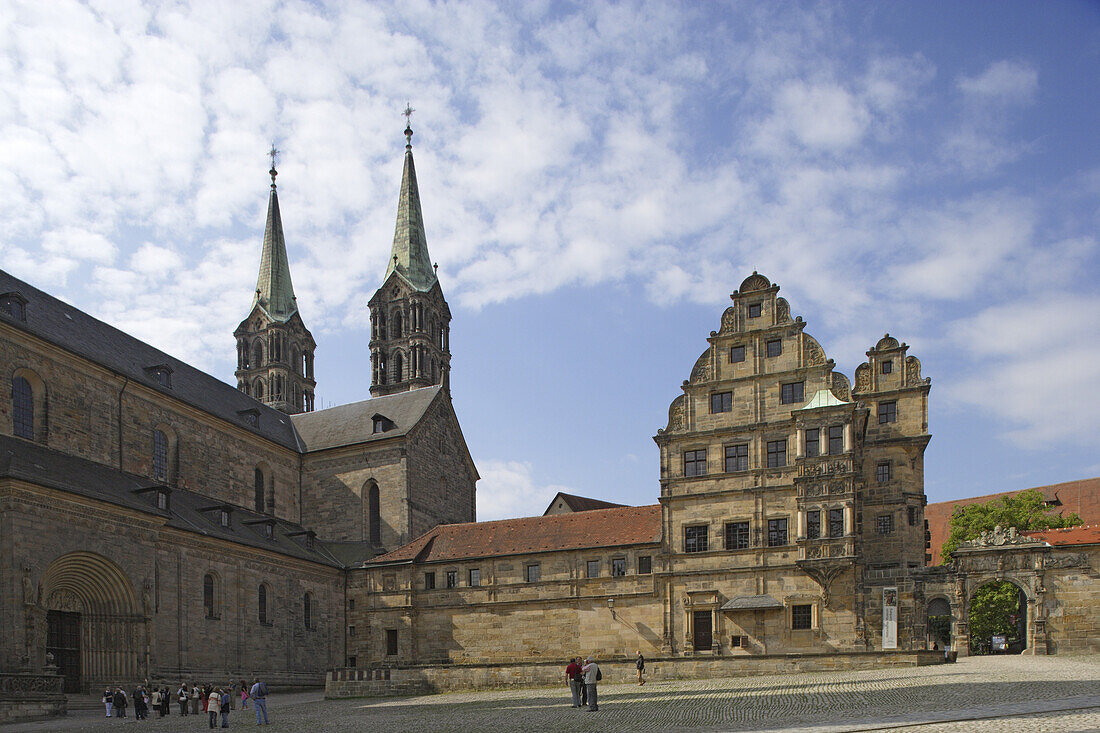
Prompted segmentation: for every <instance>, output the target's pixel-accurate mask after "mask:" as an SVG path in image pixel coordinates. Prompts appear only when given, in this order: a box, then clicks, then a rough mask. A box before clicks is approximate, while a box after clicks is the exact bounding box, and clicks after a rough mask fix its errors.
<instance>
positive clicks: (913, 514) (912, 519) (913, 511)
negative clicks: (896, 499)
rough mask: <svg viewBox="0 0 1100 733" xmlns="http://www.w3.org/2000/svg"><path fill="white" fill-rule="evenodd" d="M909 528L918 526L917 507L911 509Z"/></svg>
mask: <svg viewBox="0 0 1100 733" xmlns="http://www.w3.org/2000/svg"><path fill="white" fill-rule="evenodd" d="M909 526H910V527H916V526H917V508H916V507H915V506H911V507H909Z"/></svg>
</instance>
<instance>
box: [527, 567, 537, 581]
mask: <svg viewBox="0 0 1100 733" xmlns="http://www.w3.org/2000/svg"><path fill="white" fill-rule="evenodd" d="M538 580H539V566H538V565H528V566H527V582H528V583H537V582H538Z"/></svg>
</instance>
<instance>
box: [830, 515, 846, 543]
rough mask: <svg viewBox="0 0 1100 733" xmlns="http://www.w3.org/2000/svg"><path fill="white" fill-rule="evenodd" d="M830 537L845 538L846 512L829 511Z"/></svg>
mask: <svg viewBox="0 0 1100 733" xmlns="http://www.w3.org/2000/svg"><path fill="white" fill-rule="evenodd" d="M829 536H830V537H843V536H844V510H843V509H830V510H829Z"/></svg>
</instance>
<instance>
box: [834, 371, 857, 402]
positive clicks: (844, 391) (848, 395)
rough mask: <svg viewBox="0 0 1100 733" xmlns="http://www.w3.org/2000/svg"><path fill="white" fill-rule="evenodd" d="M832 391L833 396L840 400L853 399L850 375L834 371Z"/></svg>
mask: <svg viewBox="0 0 1100 733" xmlns="http://www.w3.org/2000/svg"><path fill="white" fill-rule="evenodd" d="M832 391H833V396H834V397H836V398H837V399H838V400H844V401H845V402H851V401H852V385H851V383H850V382H849V381H848V377H846V376H844V375H843V374H841V373H840V372H833V373H832Z"/></svg>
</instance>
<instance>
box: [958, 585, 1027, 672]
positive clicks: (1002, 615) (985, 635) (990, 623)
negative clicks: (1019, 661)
mask: <svg viewBox="0 0 1100 733" xmlns="http://www.w3.org/2000/svg"><path fill="white" fill-rule="evenodd" d="M1019 613H1020V589H1019V588H1017V587H1016V586H1015V585H1013V584H1012V583H1009V582H1008V581H1005V580H1002V581H998V582H995V583H987V584H986V585H983V586H982V587H981V588H979V589H978V590H977V591H975V593H974V597H973V598H971V599H970V650H971V651H972V652H975V653H977V654H982V653H988V651H989V649H990V638H991V637H992V636H993V635H994V634H997V635H1003V636H1004V637H1005V638H1006V639H1011V638H1013V637H1015V636H1016V628H1017V627H1016V620H1015V619H1014V618H1013V616H1016V615H1017V614H1019Z"/></svg>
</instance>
